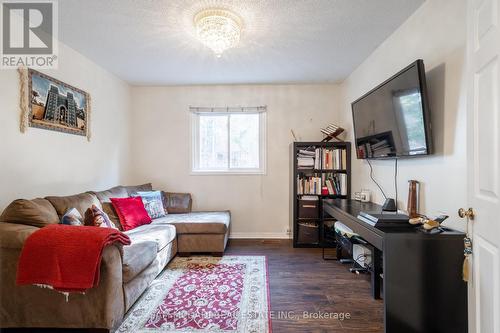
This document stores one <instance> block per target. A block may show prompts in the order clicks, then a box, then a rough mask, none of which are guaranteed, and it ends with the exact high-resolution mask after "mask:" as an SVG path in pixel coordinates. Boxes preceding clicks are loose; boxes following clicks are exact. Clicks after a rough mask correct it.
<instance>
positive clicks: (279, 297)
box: [1, 240, 384, 333]
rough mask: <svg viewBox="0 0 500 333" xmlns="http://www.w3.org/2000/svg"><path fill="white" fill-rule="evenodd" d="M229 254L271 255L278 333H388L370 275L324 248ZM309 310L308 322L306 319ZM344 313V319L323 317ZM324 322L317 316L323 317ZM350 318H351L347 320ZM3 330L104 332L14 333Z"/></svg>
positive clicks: (276, 247)
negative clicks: (326, 256)
mask: <svg viewBox="0 0 500 333" xmlns="http://www.w3.org/2000/svg"><path fill="white" fill-rule="evenodd" d="M225 254H226V255H264V256H267V260H268V269H269V279H270V281H269V283H270V294H271V311H272V318H273V320H272V327H273V332H274V333H282V332H283V333H293V332H300V333H323V332H325V333H326V332H335V333H337V332H338V333H340V332H363V333H368V332H372V333H373V332H383V330H384V329H383V303H382V301H381V300H374V299H372V298H371V296H370V282H369V275H362V274H360V275H356V274H352V273H350V272H349V265H342V264H340V263H339V262H337V261H325V260H323V259H322V256H321V249H294V248H293V247H292V243H291V241H288V240H231V241H230V242H229V245H228V247H227V250H226V252H225ZM304 312H306V313H307V314H310V315H309V318H307V317H304ZM325 313H328V314H329V316H333V317H335V315H336V314H337V315H342V314H343V315H344V316H345V317H344V319H343V320H341V319H340V318H339V319H336V318H333V319H331V318H324V314H325ZM286 314H287V315H288V316H289V317H287V316H286ZM321 314H323V318H313V317H312V316H313V315H321ZM347 315H348V316H349V318H347ZM1 331H2V332H16V333H20V332H23V333H24V332H30V333H32V332H43V333H48V332H51V333H52V332H58V333H62V332H71V333H77V332H78V333H80V332H93V333H95V332H99V331H97V330H63V329H57V330H56V329H43V330H34V329H21V330H19V329H15V330H5V331H4V330H1Z"/></svg>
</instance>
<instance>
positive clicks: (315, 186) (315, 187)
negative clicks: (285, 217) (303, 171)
mask: <svg viewBox="0 0 500 333" xmlns="http://www.w3.org/2000/svg"><path fill="white" fill-rule="evenodd" d="M297 194H300V195H302V194H315V195H320V194H321V178H320V177H298V178H297Z"/></svg>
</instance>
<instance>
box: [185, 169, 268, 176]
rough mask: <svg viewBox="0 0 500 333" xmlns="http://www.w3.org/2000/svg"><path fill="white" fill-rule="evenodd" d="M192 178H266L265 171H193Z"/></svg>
mask: <svg viewBox="0 0 500 333" xmlns="http://www.w3.org/2000/svg"><path fill="white" fill-rule="evenodd" d="M190 175H191V176H265V175H266V171H265V170H191V172H190Z"/></svg>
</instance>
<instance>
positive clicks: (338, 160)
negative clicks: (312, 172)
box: [298, 148, 347, 170]
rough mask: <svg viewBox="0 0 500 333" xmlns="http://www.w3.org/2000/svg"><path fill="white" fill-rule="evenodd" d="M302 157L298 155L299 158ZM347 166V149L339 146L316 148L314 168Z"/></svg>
mask: <svg viewBox="0 0 500 333" xmlns="http://www.w3.org/2000/svg"><path fill="white" fill-rule="evenodd" d="M300 158H302V157H300V156H299V157H298V159H300ZM346 167H347V151H346V150H345V149H339V148H333V149H331V148H316V150H315V156H314V169H316V170H343V169H345V168H346Z"/></svg>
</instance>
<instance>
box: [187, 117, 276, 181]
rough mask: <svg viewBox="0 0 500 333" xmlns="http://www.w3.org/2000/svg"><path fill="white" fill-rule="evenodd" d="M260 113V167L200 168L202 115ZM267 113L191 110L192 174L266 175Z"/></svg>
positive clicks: (229, 155) (229, 124) (229, 153)
mask: <svg viewBox="0 0 500 333" xmlns="http://www.w3.org/2000/svg"><path fill="white" fill-rule="evenodd" d="M242 113H244V114H258V115H259V167H258V168H251V169H242V168H231V167H229V168H227V169H215V170H207V169H200V168H199V165H200V163H199V157H200V147H199V143H200V140H199V139H200V137H199V135H200V116H202V115H213V116H217V115H224V116H228V115H231V114H242ZM266 118H267V115H266V112H250V111H247V112H206V113H205V112H202V113H200V112H191V135H190V136H191V174H192V175H265V174H266V169H267V119H266ZM230 119H231V118H230V117H229V118H228V125H227V126H228V136H229V130H230V126H231V121H230ZM227 144H228V166H229V165H230V163H229V159H230V158H231V150H230V145H231V142H230V140H229V137H228V143H227Z"/></svg>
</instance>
